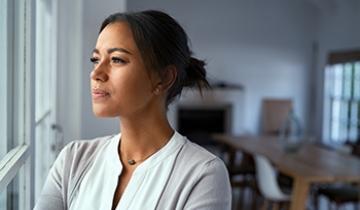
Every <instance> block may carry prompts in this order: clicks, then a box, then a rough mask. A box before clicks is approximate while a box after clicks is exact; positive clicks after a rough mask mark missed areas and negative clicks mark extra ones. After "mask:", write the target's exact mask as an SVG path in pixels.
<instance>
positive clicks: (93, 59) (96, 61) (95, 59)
mask: <svg viewBox="0 0 360 210" xmlns="http://www.w3.org/2000/svg"><path fill="white" fill-rule="evenodd" d="M90 61H91V63H93V64H97V63H99V58H96V57H92V58H90Z"/></svg>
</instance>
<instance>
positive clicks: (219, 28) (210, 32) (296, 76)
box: [127, 0, 317, 133]
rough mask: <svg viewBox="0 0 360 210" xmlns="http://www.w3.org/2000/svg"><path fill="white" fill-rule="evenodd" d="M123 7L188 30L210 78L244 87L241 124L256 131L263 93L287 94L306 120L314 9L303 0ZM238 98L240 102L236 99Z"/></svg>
mask: <svg viewBox="0 0 360 210" xmlns="http://www.w3.org/2000/svg"><path fill="white" fill-rule="evenodd" d="M127 6H128V10H142V9H161V10H164V11H167V12H168V13H170V14H171V15H172V16H173V17H175V19H177V20H178V21H179V22H180V24H181V25H183V26H184V28H185V30H186V31H187V33H188V35H189V37H190V39H191V43H192V49H193V51H194V52H195V54H196V56H198V57H200V58H203V59H206V61H207V62H208V73H209V77H210V79H212V80H223V81H227V82H231V83H236V84H243V85H244V86H245V93H244V99H243V100H244V111H243V112H242V113H244V115H242V116H234V117H237V118H240V119H241V120H242V121H243V122H244V123H243V127H242V128H241V129H239V130H241V131H242V132H249V133H257V132H258V131H259V124H260V108H261V100H262V98H264V97H276V98H292V99H293V100H294V102H295V109H296V113H297V115H299V116H300V118H301V122H302V123H304V122H306V121H307V120H308V116H307V113H308V105H309V103H308V97H309V95H308V92H309V90H308V85H309V84H308V77H309V73H310V71H311V70H312V69H311V68H312V60H311V58H312V56H313V55H312V53H313V52H312V43H313V41H314V40H315V27H316V19H317V18H316V14H317V9H316V8H315V7H314V6H313V5H312V4H310V3H308V2H307V1H298V0H295V1H287V0H271V1H265V0H229V1H222V2H221V3H219V1H216V0H206V1H205V0H197V1H191V0H184V1H166V0H153V1H151V2H150V1H140V0H131V1H128V3H127ZM239 103H240V102H239Z"/></svg>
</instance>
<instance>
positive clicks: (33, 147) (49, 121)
mask: <svg viewBox="0 0 360 210" xmlns="http://www.w3.org/2000/svg"><path fill="white" fill-rule="evenodd" d="M147 9H156V10H162V11H165V12H167V13H169V14H170V15H171V16H173V17H174V18H175V19H176V20H177V21H178V22H179V23H180V24H181V25H182V26H183V27H184V29H185V31H186V32H187V34H188V36H189V38H190V43H191V48H192V51H193V53H194V54H195V55H196V56H197V57H199V58H201V59H205V60H206V62H207V72H208V78H209V80H210V81H211V84H212V89H210V90H205V91H204V92H203V94H202V96H200V94H199V93H197V92H196V91H193V90H184V92H183V94H182V96H181V98H180V99H179V100H178V101H176V102H175V103H174V104H172V105H171V107H170V108H169V112H168V117H169V119H170V122H171V124H172V125H173V127H174V128H175V129H177V130H178V131H179V132H180V133H182V134H183V135H186V136H188V137H189V138H190V139H191V140H193V141H194V142H196V143H198V144H200V145H202V146H204V147H206V148H207V149H208V150H209V151H211V152H213V153H214V154H215V155H218V156H219V158H222V159H223V160H224V162H225V164H226V166H227V167H228V170H229V177H230V180H231V184H232V187H233V209H245V210H246V209H260V208H264V209H270V208H272V209H291V210H304V209H319V210H328V209H332V208H334V209H346V210H360V201H359V200H360V157H359V156H360V0H225V1H216V0H196V1H191V0H182V1H180V0H175V1H168V0H152V1H145V0H102V1H97V0H75V1H70V0H0V65H1V67H0V72H1V78H0V96H1V97H0V210H17V209H21V210H28V209H32V207H33V205H34V202H36V199H37V196H38V195H39V193H40V191H41V188H42V186H43V184H44V181H45V179H46V175H47V173H48V171H49V169H50V167H51V165H52V163H53V162H54V160H55V158H56V157H57V155H58V153H59V152H60V151H61V149H62V148H63V147H64V146H65V145H66V144H67V143H69V142H70V141H73V140H76V139H90V138H94V137H98V136H104V135H109V134H113V133H118V132H119V125H118V120H117V119H98V118H96V117H95V116H94V115H93V114H92V108H91V96H90V80H89V74H90V72H91V70H92V64H91V62H90V61H89V58H90V56H91V52H92V50H93V48H94V45H95V42H96V38H97V36H98V32H99V28H100V24H101V22H102V21H103V20H104V19H105V18H106V17H107V16H108V15H109V14H111V13H114V12H125V11H139V10H147Z"/></svg>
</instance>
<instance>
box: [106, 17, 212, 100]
mask: <svg viewBox="0 0 360 210" xmlns="http://www.w3.org/2000/svg"><path fill="white" fill-rule="evenodd" d="M121 21H124V22H126V23H128V24H129V27H130V29H131V31H132V33H133V36H134V40H135V43H136V45H137V47H138V48H139V50H140V54H141V57H142V59H143V60H144V62H145V66H146V68H147V69H151V70H154V71H156V72H158V73H159V75H160V76H163V75H165V74H164V71H165V69H166V67H167V66H169V65H174V66H175V67H176V70H177V78H176V80H175V82H174V84H173V85H172V87H170V89H169V91H168V95H167V97H166V106H168V105H169V104H170V103H171V102H172V101H173V100H174V99H175V98H176V96H178V95H180V94H181V91H182V89H183V87H193V86H197V87H198V88H199V90H200V92H201V90H202V88H203V87H204V88H209V87H210V85H209V83H208V81H207V80H206V71H205V68H204V66H205V62H204V61H203V60H198V59H196V58H194V57H192V56H191V55H192V52H191V51H190V49H189V46H188V37H187V35H186V33H185V31H184V29H183V28H182V27H181V26H180V25H179V23H178V22H176V20H174V19H173V18H172V17H171V16H169V15H168V14H166V13H164V12H161V11H155V10H147V11H141V12H127V13H115V14H112V15H110V16H109V17H107V18H106V19H105V20H104V22H103V23H102V25H101V28H100V32H101V31H102V30H103V29H104V28H105V27H106V26H107V25H109V24H111V23H114V22H121Z"/></svg>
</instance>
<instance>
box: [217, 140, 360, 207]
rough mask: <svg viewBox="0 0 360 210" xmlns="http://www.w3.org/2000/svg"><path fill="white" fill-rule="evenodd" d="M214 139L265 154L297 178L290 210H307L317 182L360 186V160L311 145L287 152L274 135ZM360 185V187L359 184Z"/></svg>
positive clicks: (251, 152) (239, 148)
mask: <svg viewBox="0 0 360 210" xmlns="http://www.w3.org/2000/svg"><path fill="white" fill-rule="evenodd" d="M212 137H213V139H214V140H215V141H217V142H218V143H220V144H225V145H226V146H229V147H231V148H232V149H236V150H240V151H243V152H246V153H248V154H251V155H256V154H259V155H263V156H265V157H267V158H268V159H269V160H270V161H271V162H272V164H274V165H275V167H276V168H277V169H278V170H279V171H280V172H282V173H284V174H286V175H288V176H290V177H292V178H293V179H294V185H293V189H292V195H291V204H290V209H291V210H305V208H306V202H307V197H308V195H309V191H310V186H311V185H312V184H318V183H335V182H350V183H358V184H360V159H359V158H357V157H355V156H351V155H349V154H344V153H339V152H337V151H334V150H330V149H327V148H325V147H321V146H319V145H315V144H311V143H303V144H301V146H300V147H299V149H298V150H297V151H293V152H289V151H287V150H286V149H284V148H285V147H284V143H283V141H280V140H279V138H278V137H275V136H231V135H226V134H214V135H213V136H212ZM359 186H360V185H359Z"/></svg>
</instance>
